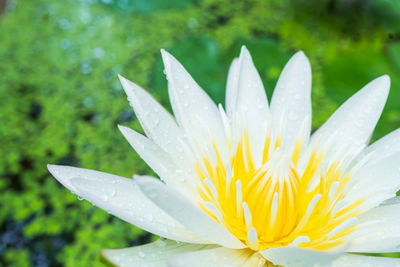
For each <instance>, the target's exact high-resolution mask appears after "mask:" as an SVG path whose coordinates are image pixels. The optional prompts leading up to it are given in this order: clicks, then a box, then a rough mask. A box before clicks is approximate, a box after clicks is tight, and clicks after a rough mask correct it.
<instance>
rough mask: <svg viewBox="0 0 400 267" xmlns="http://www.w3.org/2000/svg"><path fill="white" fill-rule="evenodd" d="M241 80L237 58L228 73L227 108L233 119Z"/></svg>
mask: <svg viewBox="0 0 400 267" xmlns="http://www.w3.org/2000/svg"><path fill="white" fill-rule="evenodd" d="M238 80H239V59H238V58H235V59H234V60H233V61H232V64H231V66H230V68H229V72H228V81H227V83H226V95H225V107H226V114H227V115H228V117H229V118H230V119H231V118H232V117H233V113H234V112H235V110H236V103H237V95H238V89H239V88H238Z"/></svg>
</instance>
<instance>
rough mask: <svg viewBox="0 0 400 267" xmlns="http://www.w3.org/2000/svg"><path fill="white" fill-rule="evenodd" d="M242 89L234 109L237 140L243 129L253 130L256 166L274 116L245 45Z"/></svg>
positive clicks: (240, 60) (239, 68)
mask: <svg viewBox="0 0 400 267" xmlns="http://www.w3.org/2000/svg"><path fill="white" fill-rule="evenodd" d="M238 65H239V66H238V75H239V78H238V81H237V86H238V89H237V90H238V92H237V94H238V95H237V103H236V110H235V112H234V118H233V121H234V124H236V125H234V132H235V134H234V143H235V141H237V140H238V138H241V136H242V134H243V131H244V130H247V131H248V133H249V139H250V145H251V150H252V155H253V157H254V161H255V163H256V166H260V164H261V160H262V152H263V149H264V146H263V144H264V142H265V136H266V133H267V127H268V123H269V120H270V111H269V108H268V100H267V95H266V93H265V89H264V86H263V83H262V81H261V78H260V75H259V74H258V72H257V70H256V68H255V66H254V63H253V61H252V59H251V56H250V53H249V51H248V50H247V49H246V47H244V46H243V47H242V49H241V52H240V57H239V62H238Z"/></svg>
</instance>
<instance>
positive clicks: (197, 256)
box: [168, 247, 265, 267]
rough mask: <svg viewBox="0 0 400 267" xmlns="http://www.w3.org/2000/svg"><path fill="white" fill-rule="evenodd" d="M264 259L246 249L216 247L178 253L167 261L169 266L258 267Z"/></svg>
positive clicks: (262, 264) (262, 263)
mask: <svg viewBox="0 0 400 267" xmlns="http://www.w3.org/2000/svg"><path fill="white" fill-rule="evenodd" d="M264 263H265V259H264V258H263V257H262V256H260V255H259V254H257V253H254V252H251V251H250V250H247V249H240V250H236V249H229V248H224V247H218V248H214V249H207V250H201V251H195V252H189V253H183V254H178V255H176V256H174V257H172V258H171V259H170V260H169V261H168V266H169V267H187V266H190V267H203V266H207V267H259V266H264Z"/></svg>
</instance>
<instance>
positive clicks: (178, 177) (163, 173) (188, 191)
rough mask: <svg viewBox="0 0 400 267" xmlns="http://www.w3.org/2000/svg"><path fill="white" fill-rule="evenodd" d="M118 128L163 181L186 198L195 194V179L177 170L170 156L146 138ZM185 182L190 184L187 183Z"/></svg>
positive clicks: (124, 128)
mask: <svg viewBox="0 0 400 267" xmlns="http://www.w3.org/2000/svg"><path fill="white" fill-rule="evenodd" d="M118 128H119V129H120V131H121V133H122V134H123V135H124V136H125V138H126V139H127V140H128V142H129V144H130V145H131V146H132V147H133V149H135V151H136V152H137V153H138V154H139V155H140V157H141V158H142V159H143V160H144V161H145V162H146V163H147V164H148V165H149V166H150V168H152V169H153V170H154V171H155V172H156V173H157V174H158V175H159V176H160V178H161V179H162V180H163V181H165V182H166V183H167V184H169V185H171V186H174V187H176V188H177V189H178V190H179V191H180V192H182V193H183V194H185V195H186V196H188V197H191V196H194V195H193V193H195V192H196V188H195V181H196V180H194V179H197V178H196V177H195V176H193V175H192V174H191V173H188V172H187V170H186V169H181V168H178V167H177V165H176V164H175V163H174V161H173V159H172V158H171V156H170V155H168V154H167V153H166V152H165V151H164V150H163V149H161V148H160V147H159V146H158V145H157V144H155V143H154V142H153V141H151V140H150V139H148V138H147V137H145V136H143V135H141V134H139V133H137V132H136V131H134V130H132V129H130V128H127V127H124V126H121V125H119V126H118ZM180 167H182V166H180ZM191 179H193V180H191ZM187 180H191V181H192V182H187Z"/></svg>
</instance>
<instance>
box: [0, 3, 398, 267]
mask: <svg viewBox="0 0 400 267" xmlns="http://www.w3.org/2000/svg"><path fill="white" fill-rule="evenodd" d="M0 12H1V14H0V152H1V157H0V176H1V179H0V206H1V209H0V265H1V266H102V263H101V262H100V260H99V256H98V252H99V250H100V249H102V248H119V247H126V246H132V245H136V244H142V243H145V242H148V241H149V240H151V239H152V237H151V236H150V235H149V234H147V233H145V232H143V231H142V230H140V229H138V228H136V227H134V226H132V225H129V224H128V223H125V222H123V221H121V220H119V219H117V218H115V217H112V216H110V215H108V214H107V213H106V212H104V211H103V210H101V209H99V208H96V207H94V206H92V205H91V204H89V203H88V202H86V201H79V200H78V199H77V198H76V196H75V195H73V194H72V193H70V192H69V191H68V190H67V189H65V188H64V187H62V186H61V185H60V184H58V183H57V182H56V180H54V179H53V178H52V177H51V176H50V174H49V173H48V171H47V169H46V164H47V163H53V164H66V165H73V166H81V167H85V168H91V169H97V170H101V171H105V172H110V173H114V174H118V175H122V176H126V177H130V176H132V174H134V173H139V174H145V173H149V172H150V173H151V171H150V170H149V168H148V167H147V166H146V165H145V164H144V163H143V161H142V160H140V158H139V156H138V155H137V154H136V153H135V152H134V151H133V150H132V149H131V148H130V146H129V145H128V143H127V142H126V141H125V140H124V138H123V137H122V135H121V134H120V133H119V131H118V129H117V124H123V125H127V126H130V127H133V128H135V129H137V130H139V129H140V127H139V125H138V121H137V119H136V118H135V115H134V113H133V112H132V110H131V108H130V107H129V104H128V101H127V100H126V96H125V94H124V92H123V90H122V88H121V85H120V84H119V81H118V78H117V74H118V73H121V74H122V75H124V76H125V77H127V78H129V79H131V80H133V81H135V82H136V83H138V84H140V85H142V86H143V87H145V88H147V89H148V90H149V91H150V92H151V93H152V94H153V95H154V96H155V97H156V98H157V99H158V100H160V101H161V102H162V103H163V104H164V105H165V106H169V102H168V97H167V90H166V88H167V85H166V80H165V76H164V74H163V67H162V63H161V57H160V53H159V50H160V48H165V49H167V50H168V51H170V52H171V53H172V54H173V55H175V56H176V57H177V58H178V59H179V60H180V61H181V62H182V63H183V64H184V65H185V66H186V67H187V69H188V70H189V72H190V73H192V75H193V76H194V78H195V79H196V80H197V81H198V82H199V84H200V85H201V86H202V87H203V88H204V89H205V90H206V91H207V92H208V93H209V94H210V95H211V96H212V98H213V99H214V100H215V101H216V102H221V103H223V101H224V88H225V79H226V74H227V71H228V67H229V64H230V61H231V60H232V59H233V57H236V56H238V54H239V49H240V46H241V45H243V44H244V45H246V46H247V47H248V48H249V50H250V52H251V53H252V56H253V59H254V61H255V64H256V66H257V67H258V70H259V72H260V74H261V76H262V78H263V81H264V84H265V87H266V89H267V93H268V95H269V96H271V92H272V90H273V88H274V85H275V82H276V80H277V78H278V76H279V73H280V70H281V69H282V67H283V66H284V64H285V62H286V61H287V60H288V59H289V57H290V56H291V55H292V54H293V53H294V52H295V51H297V50H300V49H301V50H304V51H305V53H306V54H307V55H308V57H309V58H310V60H311V64H312V69H313V93H312V97H313V128H314V129H315V128H316V127H318V126H319V125H321V124H322V122H323V121H324V120H325V119H326V118H327V117H328V116H329V115H330V114H331V113H332V112H333V111H334V110H335V109H336V108H337V107H338V105H339V104H340V103H342V102H343V101H344V100H345V99H346V98H348V97H349V96H351V95H352V94H353V93H354V92H356V91H357V90H358V89H360V88H361V87H362V86H363V85H365V84H366V83H367V82H369V81H370V80H371V79H373V78H375V77H377V76H380V75H382V74H385V73H387V74H389V75H390V76H391V78H392V89H391V93H390V95H389V100H388V104H387V106H386V107H385V110H384V113H383V116H382V118H381V120H380V122H379V124H378V127H377V130H376V132H375V134H374V137H373V139H376V138H379V137H381V136H383V135H385V134H386V133H388V132H390V131H392V130H394V129H396V128H397V127H398V126H399V125H400V1H397V0H392V1H391V0H374V1H372V0H370V1H368V0H343V1H340V0H282V1H278V0H270V1H264V0H243V1H233V0H231V1H229V0H185V1H183V0H170V1H165V0H150V1H146V0H69V1H59V0H35V1H32V0H11V1H5V0H0Z"/></svg>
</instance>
